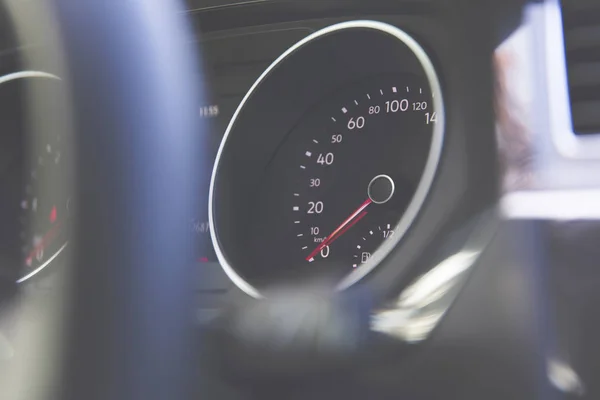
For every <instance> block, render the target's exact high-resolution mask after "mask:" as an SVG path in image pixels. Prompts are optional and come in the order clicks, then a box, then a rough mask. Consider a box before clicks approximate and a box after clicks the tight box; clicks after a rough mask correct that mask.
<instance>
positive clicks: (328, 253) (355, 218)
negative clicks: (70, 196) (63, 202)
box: [209, 21, 444, 296]
mask: <svg viewBox="0 0 600 400" xmlns="http://www.w3.org/2000/svg"><path fill="white" fill-rule="evenodd" d="M357 55H360V56H358V57H357ZM443 135H444V109H443V100H442V93H441V88H440V83H439V81H438V78H437V75H436V72H435V69H434V67H433V64H432V62H431V61H430V60H429V58H428V56H427V54H426V53H425V51H424V50H423V48H422V47H421V46H420V45H419V44H418V43H417V42H416V41H415V40H414V39H412V38H411V37H410V36H409V35H408V34H406V33H405V32H403V31H401V30H399V29H397V28H395V27H393V26H390V25H387V24H383V23H380V22H374V21H352V22H346V23H341V24H337V25H333V26H330V27H327V28H324V29H322V30H321V31H318V32H316V33H314V34H312V35H310V36H308V37H307V38H305V39H304V40H302V41H300V42H299V43H297V44H296V45H294V46H292V47H291V48H290V49H289V50H288V51H286V52H285V53H284V54H283V55H282V56H281V57H279V59H277V60H276V61H275V62H274V63H273V64H272V65H271V66H270V67H269V68H268V69H267V70H266V71H265V73H263V75H262V76H261V77H260V78H259V79H258V81H257V82H256V83H255V84H254V85H253V86H252V88H251V89H250V91H249V93H248V94H247V95H246V96H245V98H244V99H243V101H242V103H241V104H240V107H239V108H238V110H237V111H236V113H235V115H234V117H233V119H232V121H231V123H230V125H229V127H228V130H227V132H226V134H225V137H224V139H223V142H222V144H221V148H220V149H219V153H218V155H217V160H216V163H215V169H214V171H213V179H212V182H211V194H210V210H209V216H210V226H211V233H212V236H213V244H214V245H215V251H216V253H217V256H218V258H219V262H220V263H221V265H222V266H223V268H224V270H225V272H226V273H227V274H228V276H229V277H230V278H231V279H232V280H233V281H234V283H236V284H237V286H238V287H239V288H240V289H242V290H243V291H245V292H246V293H248V294H250V295H253V296H258V295H260V294H259V289H260V288H264V287H267V286H269V285H272V284H278V283H281V282H298V281H302V280H307V279H308V280H313V279H315V278H317V277H320V278H323V277H325V278H327V279H329V280H333V281H334V282H337V283H336V286H337V288H339V289H344V288H347V287H349V286H350V285H352V284H353V283H355V282H357V281H358V280H360V279H361V278H362V277H364V276H365V275H366V274H367V273H369V272H370V271H372V270H373V269H374V268H375V267H377V266H378V265H379V264H380V263H381V262H382V260H384V258H385V257H386V256H387V255H388V254H390V252H391V251H392V250H393V249H394V248H395V247H396V245H397V244H398V243H399V241H400V240H401V239H402V238H403V236H404V235H405V234H406V233H407V231H408V230H409V229H410V228H411V226H412V224H413V222H414V221H415V219H416V217H417V215H418V213H419V212H420V210H421V207H422V206H423V204H424V202H425V200H426V197H427V194H428V191H429V189H430V187H431V184H432V182H433V180H434V176H435V173H436V171H437V167H438V162H439V159H440V156H441V151H442V142H443Z"/></svg>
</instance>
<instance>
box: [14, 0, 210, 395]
mask: <svg viewBox="0 0 600 400" xmlns="http://www.w3.org/2000/svg"><path fill="white" fill-rule="evenodd" d="M181 6H182V4H180V2H179V1H178V0H170V1H161V2H146V1H128V2H123V1H118V0H106V1H102V2H88V1H83V2H73V1H69V0H55V1H53V2H50V3H47V4H35V5H32V4H31V2H7V8H8V10H9V13H10V15H11V17H12V21H13V23H14V27H15V30H16V32H17V36H18V37H19V39H20V41H21V42H25V43H28V42H30V40H32V39H33V38H37V39H39V37H40V32H44V46H43V48H39V47H35V46H34V47H32V48H31V49H26V50H25V62H26V64H32V63H35V64H37V63H43V64H44V65H45V64H47V63H48V62H50V63H52V64H53V66H54V67H55V69H54V70H59V71H60V73H61V78H62V80H63V82H64V84H65V87H66V88H67V98H66V99H65V103H66V104H65V114H64V116H63V117H64V119H65V122H66V123H65V129H66V130H69V131H70V135H69V136H70V137H71V138H72V146H73V149H74V160H75V161H74V163H73V167H74V170H75V171H76V178H75V181H74V182H72V183H73V185H72V189H73V197H74V199H76V204H77V206H76V210H77V211H76V214H77V218H76V221H75V222H74V224H73V227H72V229H73V233H74V236H73V239H72V242H73V244H74V245H73V246H70V247H72V249H71V251H70V262H69V266H68V268H67V273H66V274H64V278H65V280H66V282H65V284H64V286H62V287H64V288H65V291H64V293H62V296H58V299H57V300H56V302H55V303H56V304H53V305H45V307H47V308H48V309H49V310H51V312H50V314H51V315H52V318H48V320H47V321H45V324H40V326H39V329H40V332H39V333H38V334H36V335H33V336H32V337H31V338H29V340H30V341H37V342H38V343H37V344H34V343H23V344H22V345H23V346H25V347H27V346H29V345H31V346H32V347H35V348H38V349H39V348H49V349H55V350H54V351H49V353H48V354H47V355H48V357H49V360H47V361H46V363H45V365H46V366H54V368H53V371H49V370H47V368H46V369H45V368H37V370H38V371H39V373H37V374H33V376H29V379H28V380H29V385H32V383H31V381H32V380H33V381H35V384H34V385H32V386H36V389H28V390H23V388H22V387H19V385H22V384H23V383H25V378H24V377H23V376H19V374H18V373H17V375H16V377H17V379H15V380H14V385H13V386H14V387H15V388H14V389H15V390H13V391H10V392H9V397H8V398H11V396H13V397H14V398H26V399H28V400H30V399H35V398H46V399H47V398H52V397H54V396H56V397H57V398H61V399H81V398H88V399H94V398H97V399H106V398H111V399H135V398H144V399H164V398H173V399H185V398H189V397H190V396H191V393H192V390H193V386H192V384H193V379H192V378H193V373H194V371H195V367H194V363H195V362H196V361H197V359H196V358H195V357H193V356H191V355H192V353H193V351H192V350H193V348H194V347H195V346H194V342H195V335H194V326H193V322H194V319H193V315H194V310H193V305H194V302H193V287H192V283H193V280H194V279H197V277H198V274H197V273H196V271H194V270H193V266H194V263H193V257H192V255H193V245H194V244H193V243H192V238H191V235H190V234H189V232H188V228H187V226H188V224H187V221H188V219H189V218H190V216H193V215H194V214H195V212H196V211H197V210H198V209H200V208H201V207H203V206H204V204H203V203H202V197H201V192H200V188H201V187H202V182H200V179H201V178H200V177H201V176H203V175H204V174H202V173H201V169H202V168H204V167H205V165H204V164H203V163H202V161H203V158H204V153H203V143H202V137H203V135H202V133H203V132H202V129H203V127H202V126H201V121H200V119H199V118H198V117H197V106H198V105H199V104H200V99H201V95H200V93H201V92H202V90H201V87H200V86H199V84H198V81H197V77H198V71H199V65H198V64H199V63H198V62H197V61H198V59H197V58H196V56H195V49H194V48H193V43H192V40H191V29H190V27H189V26H188V24H187V22H186V21H185V20H184V14H183V13H181V12H179V10H180V7H181ZM48 57H49V58H50V59H49V58H48ZM48 100H50V101H51V99H46V101H48ZM55 100H56V99H55ZM39 110H43V107H42V108H41V109H38V111H39ZM159 293H160V295H158V294H159ZM56 366H59V368H56ZM31 367H33V366H31ZM19 369H20V370H21V372H22V371H27V370H28V368H27V365H25V366H22V368H19ZM35 369H36V368H34V370H35ZM38 383H39V384H38Z"/></svg>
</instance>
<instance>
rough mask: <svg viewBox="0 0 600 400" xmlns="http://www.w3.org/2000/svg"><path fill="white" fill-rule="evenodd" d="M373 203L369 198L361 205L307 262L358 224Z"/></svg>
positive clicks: (307, 258)
mask: <svg viewBox="0 0 600 400" xmlns="http://www.w3.org/2000/svg"><path fill="white" fill-rule="evenodd" d="M372 202H373V201H372V200H371V199H370V198H368V199H367V200H365V202H364V203H362V204H361V205H360V207H358V208H357V209H356V210H355V211H354V212H353V213H352V214H351V215H350V216H349V217H348V218H346V219H345V220H344V222H342V223H341V224H340V226H338V227H337V228H336V229H335V230H334V231H333V232H332V233H331V234H330V235H329V236H327V237H326V238H325V240H323V241H322V242H321V243H320V244H319V245H318V246H317V248H316V249H314V250H313V251H312V252H311V253H310V254H309V255H308V257H306V261H312V260H313V258H314V257H315V256H316V255H317V253H318V252H320V251H321V250H322V249H323V248H324V247H325V246H329V245H330V244H331V243H332V242H333V241H334V240H335V239H337V238H338V237H340V236H342V235H343V234H344V233H346V231H347V230H348V229H350V228H351V227H352V226H353V225H354V224H356V223H357V222H358V221H359V220H360V219H361V218H362V217H364V216H365V215H366V214H367V212H366V211H364V210H365V208H367V207H368V205H369V204H371V203H372Z"/></svg>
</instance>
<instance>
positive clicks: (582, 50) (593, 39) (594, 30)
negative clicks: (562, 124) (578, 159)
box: [561, 0, 600, 135]
mask: <svg viewBox="0 0 600 400" xmlns="http://www.w3.org/2000/svg"><path fill="white" fill-rule="evenodd" d="M561 5H562V19H563V29H564V38H565V52H566V60H567V73H568V82H569V97H570V102H571V115H572V122H573V131H574V132H575V133H576V134H578V135H589V134H600V1H599V0H562V3H561Z"/></svg>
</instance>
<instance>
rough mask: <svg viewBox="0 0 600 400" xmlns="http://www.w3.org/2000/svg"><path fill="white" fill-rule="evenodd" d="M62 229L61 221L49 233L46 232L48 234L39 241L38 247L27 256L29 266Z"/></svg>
mask: <svg viewBox="0 0 600 400" xmlns="http://www.w3.org/2000/svg"><path fill="white" fill-rule="evenodd" d="M59 227H60V221H59V222H58V223H56V224H55V225H54V226H53V227H52V229H50V230H49V231H48V232H46V234H45V235H44V236H43V237H42V239H41V240H40V241H39V243H38V245H37V246H35V247H34V248H33V250H31V251H30V252H29V254H28V255H27V257H26V258H25V263H26V264H27V265H31V262H32V261H33V257H35V255H36V254H37V253H38V252H39V251H41V250H43V249H44V248H45V247H46V246H47V245H48V243H50V242H51V241H52V239H54V236H56V231H57V230H58V228H59Z"/></svg>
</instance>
